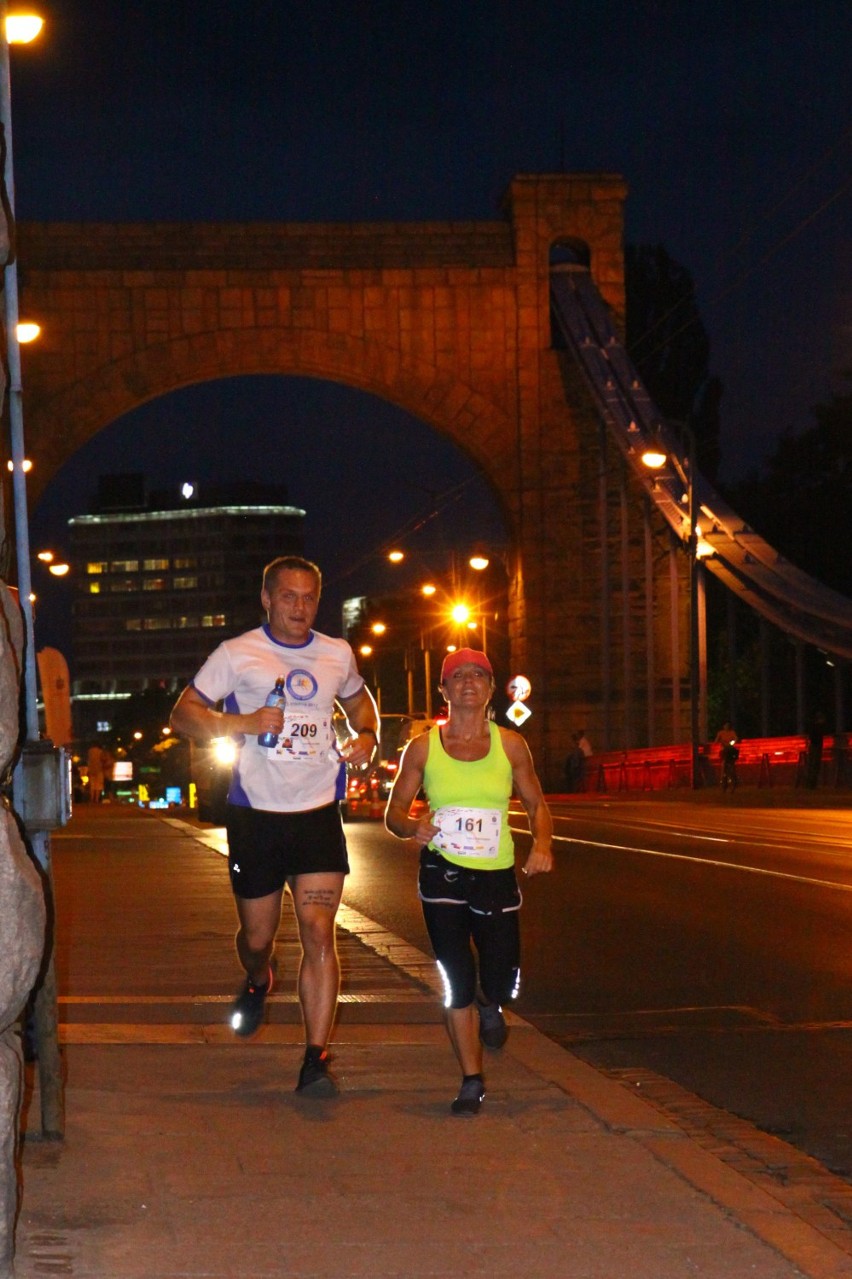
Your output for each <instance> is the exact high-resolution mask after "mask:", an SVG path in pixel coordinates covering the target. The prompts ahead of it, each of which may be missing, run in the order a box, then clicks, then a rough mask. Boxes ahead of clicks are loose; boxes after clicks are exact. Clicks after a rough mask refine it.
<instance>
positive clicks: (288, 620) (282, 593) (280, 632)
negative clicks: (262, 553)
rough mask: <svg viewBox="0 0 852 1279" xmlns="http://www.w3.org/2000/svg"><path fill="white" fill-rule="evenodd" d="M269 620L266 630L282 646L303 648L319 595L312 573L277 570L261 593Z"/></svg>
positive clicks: (295, 570) (299, 570)
mask: <svg viewBox="0 0 852 1279" xmlns="http://www.w3.org/2000/svg"><path fill="white" fill-rule="evenodd" d="M260 602H261V604H262V605H263V607H264V608H265V609H266V613H267V616H268V618H269V629H270V630H271V632H272V634H273V636H274V637H275V639H277V640H281V642H282V643H284V644H304V643H305V642H306V641H307V639H308V636H309V635H310V633H311V627H312V626H313V624H314V618H315V617H316V615H317V608H318V607H319V591H318V589H317V581H316V578H315V577H314V575H313V573H308V572H306V571H305V570H304V569H289V568H287V569H279V571H278V573H276V575H275V577H273V579H272V582H271V584H270V587H269V590H262V591H261V592H260Z"/></svg>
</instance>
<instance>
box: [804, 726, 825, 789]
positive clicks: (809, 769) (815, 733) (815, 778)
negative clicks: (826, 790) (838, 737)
mask: <svg viewBox="0 0 852 1279" xmlns="http://www.w3.org/2000/svg"><path fill="white" fill-rule="evenodd" d="M824 741H825V716H824V715H823V713H822V711H817V713H816V714H815V715H814V717H813V719H812V720H811V723H810V727H809V729H808V744H807V749H806V751H805V785H806V786H807V787H808V789H809V790H816V788H817V786H818V785H819V775H820V769H821V768H822V748H823V743H824Z"/></svg>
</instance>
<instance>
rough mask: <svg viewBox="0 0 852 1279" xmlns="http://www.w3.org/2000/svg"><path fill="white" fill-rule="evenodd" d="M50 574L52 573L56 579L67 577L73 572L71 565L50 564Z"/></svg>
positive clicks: (48, 568)
mask: <svg viewBox="0 0 852 1279" xmlns="http://www.w3.org/2000/svg"><path fill="white" fill-rule="evenodd" d="M47 571H48V573H52V574H53V576H54V577H65V576H67V574H68V573H70V572H71V565H70V564H49V565H48V567H47Z"/></svg>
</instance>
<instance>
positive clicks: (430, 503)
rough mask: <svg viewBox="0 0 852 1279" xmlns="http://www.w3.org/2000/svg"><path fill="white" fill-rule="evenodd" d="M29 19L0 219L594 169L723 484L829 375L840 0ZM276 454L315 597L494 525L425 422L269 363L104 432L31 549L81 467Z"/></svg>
mask: <svg viewBox="0 0 852 1279" xmlns="http://www.w3.org/2000/svg"><path fill="white" fill-rule="evenodd" d="M38 8H39V11H40V12H41V13H42V14H43V16H44V17H45V19H46V27H45V30H44V32H43V33H42V36H41V37H40V39H39V41H38V42H37V44H34V45H32V46H30V47H29V48H27V49H17V50H13V53H12V86H13V120H14V146H15V176H16V188H17V211H18V216H19V217H20V218H22V219H37V220H44V221H51V220H57V221H59V220H72V221H77V220H80V221H86V220H93V221H94V220H98V221H140V220H149V219H151V220H153V219H156V220H183V219H187V220H188V219H192V220H201V221H205V220H206V221H217V220H228V221H230V220H235V221H251V220H256V219H259V220H282V221H288V220H290V221H354V220H379V221H384V220H412V221H417V220H441V219H450V218H458V219H492V218H494V217H496V216H499V214H498V205H499V202H500V199H501V197H502V195H503V193H504V191H505V189H506V187H507V185H508V183H509V181H510V180H511V178H512V176H513V175H514V174H516V173H536V172H554V171H560V170H566V171H608V172H618V173H621V174H623V175H624V177H625V178H626V179H627V181H628V184H629V188H630V196H629V199H628V204H627V226H626V238H627V239H628V240H629V241H630V242H632V243H636V244H640V243H644V244H656V243H662V244H664V245H665V247H666V249H667V250H668V252H669V253H670V254H671V256H672V257H674V258H675V259H677V260H678V261H679V262H681V263H682V264H683V265H684V266H686V267H687V269H688V270H689V271H690V272H691V273H692V275H693V278H694V279H695V282H696V286H697V293H698V301H699V306H700V309H701V312H702V316H703V319H704V323H705V325H706V328H707V330H708V333H709V336H710V340H711V371H712V372H713V373H715V374H717V375H718V376H719V377H720V378H721V379H722V382H723V383H724V387H725V391H724V398H723V401H722V449H723V463H722V476H723V478H729V479H733V478H736V477H738V476H740V475H743V474H744V473H746V472H747V471H748V470H750V469H754V468H758V467H760V466H761V465H762V463H763V462H764V461H765V459H766V457H767V456H768V455H769V454H770V453H771V452H772V449H773V445H774V441H775V440H776V439H777V438H778V435H779V433H780V432H781V431H782V430H784V429H785V428H792V429H794V430H797V431H798V430H802V429H804V428H806V427H807V426H809V425H811V423H812V418H811V415H810V407H811V406H812V405H813V404H814V403H816V402H818V401H820V400H824V399H826V398H829V397H830V395H831V394H832V392H833V391H837V392H839V391H841V390H843V389H847V390H848V385H849V383H848V381H846V380H844V378H843V376H842V373H843V370H846V371H848V370H850V369H852V266H850V262H852V253H850V238H852V236H850V227H852V109H850V108H851V107H852V91H850V67H852V5H850V4H849V2H848V0H801V2H800V0H774V2H773V0H738V2H737V3H728V2H727V0H723V2H722V3H717V4H715V5H712V6H711V5H707V4H706V3H705V2H703V0H702V2H701V3H697V2H694V0H680V2H678V3H675V2H669V0H656V2H655V0H608V3H600V0H598V2H597V3H594V4H592V3H587V2H586V0H581V2H578V3H571V2H570V0H563V2H562V3H558V4H557V3H545V2H544V0H508V2H505V3H504V2H499V0H451V2H447V3H445V2H444V0H426V3H424V2H423V0H419V3H417V4H411V3H407V0H395V2H393V3H385V2H384V0H349V2H348V3H342V2H336V0H312V2H311V3H310V4H307V3H298V4H297V3H290V2H288V0H254V2H252V0H243V2H242V3H237V2H236V0H170V2H169V3H164V2H162V0H147V2H146V3H144V4H139V5H131V4H126V3H123V2H122V0H45V2H44V3H40V4H39V6H38ZM22 310H25V305H24V307H23V308H22ZM401 419H404V423H405V427H406V429H405V430H404V431H400V430H399V429H398V428H399V426H400V422H401ZM199 421H202V422H203V424H204V439H205V446H206V447H205V452H204V454H203V455H202V454H200V453H199V451H198V446H197V444H193V442H192V439H191V436H190V437H189V438H188V433H189V432H190V431H191V430H192V429H193V428H196V429H197V426H198V423H199ZM341 437H342V438H343V440H344V445H345V448H346V449H347V452H348V453H349V454H350V456H351V457H352V458H353V459H356V458H359V457H362V458H363V459H364V463H365V465H363V466H356V465H355V463H354V461H353V465H352V467H351V469H349V468H347V470H346V473H345V474H340V473H338V474H329V472H328V468H327V466H326V465H325V463H324V460H325V458H327V457H328V451H327V450H326V449H325V448H324V447H323V444H324V442H325V441H331V440H332V439H334V440H335V441H337V442H339V441H340V439H341ZM195 438H196V440H197V438H198V436H197V434H196V436H195ZM182 441H183V442H182ZM401 441H404V443H402V442H401ZM181 450H184V451H181ZM276 458H278V459H279V461H278V463H277V464H276V460H275V459H276ZM285 458H286V461H285ZM36 463H37V459H36ZM235 468H237V469H235ZM279 468H280V473H281V478H282V479H283V480H284V482H285V483H287V485H288V487H289V491H290V497H291V500H292V501H294V502H295V503H297V504H299V505H302V506H304V507H306V508H307V510H308V512H309V521H308V526H307V531H308V538H309V545H308V551H309V553H311V554H314V555H315V556H316V557H317V558H318V559H320V560H321V562H324V563H325V564H326V566H327V567H328V568H329V569H330V579H334V580H335V581H337V582H338V583H339V584H340V590H341V592H342V593H343V594H348V593H356V591H357V590H358V589H359V581H358V574H359V571H360V570H359V569H358V568H357V567H356V566H357V565H359V564H362V563H364V562H367V561H368V560H369V557H370V554H371V552H372V551H374V550H375V549H376V548H377V547H378V546H379V545H381V543H382V542H383V541H385V540H386V539H387V538H388V537H390V536H391V535H392V534H393V533H394V532H395V531H396V530H398V529H400V530H401V529H402V528H403V526H404V525H406V523H407V522H408V521H410V520H414V521H415V522H417V518H418V517H419V516H421V515H425V514H428V513H429V512H430V511H432V510H434V509H436V508H440V512H441V513H440V514H439V515H438V516H437V517H436V518H435V519H433V520H431V521H429V527H430V529H431V530H432V533H433V535H434V536H435V537H438V538H440V537H443V538H444V539H445V540H446V541H447V542H448V543H449V542H451V541H452V540H453V538H454V537H455V536H457V534H458V531H459V529H460V528H461V529H462V530H463V531H464V532H465V533H466V534H467V533H481V534H482V535H483V536H484V537H499V536H500V535H501V525H500V520H499V517H498V515H497V513H496V510H495V509H494V504H493V500H492V499H491V498H490V496H489V493H488V491H487V487H486V486H485V485H484V483H483V481H482V480H481V479H480V478H479V477H478V476H477V475H476V474H475V472H474V471H473V470H472V467H471V464H470V462H468V461H467V460H466V459H465V458H463V457H462V456H461V455H460V454H459V453H458V452H457V451H456V450H455V449H454V448H453V447H452V446H450V445H448V444H446V443H445V442H442V441H440V440H439V439H438V438H437V437H436V436H435V435H434V433H433V432H432V431H431V430H430V429H429V428H427V427H425V426H423V425H421V424H418V423H413V422H412V421H411V419H410V418H407V417H406V416H405V415H401V414H400V413H399V411H398V410H396V409H394V408H393V407H392V406H389V405H385V404H383V403H381V402H379V401H377V400H375V399H371V398H370V397H368V396H365V395H363V394H361V393H356V392H354V391H348V390H347V389H346V388H341V387H335V386H332V385H331V384H329V383H322V382H314V383H310V382H307V381H304V380H299V379H292V378H291V379H286V378H281V379H275V378H270V379H260V380H258V381H257V382H253V381H249V380H241V381H232V382H228V383H226V382H222V383H215V384H207V385H206V386H203V387H198V388H187V389H186V390H184V391H182V392H179V393H177V394H175V395H173V396H170V397H167V398H166V399H164V400H161V401H158V402H155V403H154V404H151V405H148V406H145V407H144V408H142V409H140V410H137V411H136V412H135V413H134V414H131V415H129V416H128V418H126V419H124V420H123V421H121V422H118V423H116V424H114V425H113V426H111V427H110V428H108V429H107V430H106V431H104V432H103V433H102V435H101V436H100V437H99V439H98V440H97V441H94V442H92V443H91V444H90V445H89V446H88V447H87V449H85V450H84V451H83V452H82V453H81V454H80V455H78V457H77V458H76V459H75V460H74V461H73V462H72V463H70V464H69V465H68V466H67V467H66V469H65V471H64V472H63V473H62V475H61V476H60V477H59V478H58V480H57V481H55V482H54V484H53V485H51V486H50V489H49V490H48V492H47V494H46V497H45V499H44V500H43V501H42V503H41V504H40V506H39V508H38V509H37V510H36V511H35V512H34V513H33V538H34V540H39V539H40V538H41V539H42V540H46V539H53V540H55V539H56V538H57V536H61V528H62V524H63V522H64V520H65V519H67V517H68V515H71V514H73V513H75V511H79V510H82V509H85V507H86V505H87V502H88V500H89V496H90V493H91V490H92V487H93V479H94V478H96V477H97V475H98V474H100V473H102V472H106V471H112V470H134V469H136V470H144V471H146V472H148V473H149V474H150V475H151V478H152V479H153V480H154V481H155V482H156V483H157V484H166V483H175V482H177V481H178V480H179V479H182V478H184V477H186V476H187V475H191V476H192V478H196V479H201V480H202V481H203V480H204V479H208V480H213V479H217V478H219V479H221V478H222V477H223V475H225V474H231V475H233V474H241V475H243V476H244V477H245V478H256V479H262V478H266V477H267V476H268V475H270V474H273V473H277V472H278V470H279ZM460 485H461V486H462V488H461V489H459V486H460ZM459 493H460V494H461V495H462V496H458V494H459ZM377 495H381V497H380V498H378V497H377ZM454 495H455V496H454ZM468 508H469V509H468ZM353 511H355V512H357V514H356V515H355V516H354V518H353V516H352V514H351V513H352V512H353ZM342 529H345V539H346V543H347V555H346V556H341V555H340V554H339V553H338V551H337V550H336V549H335V547H336V545H337V544H339V542H340V540H341V538H340V533H341V530H342ZM323 620H324V621H325V623H326V624H327V625H329V626H333V625H334V619H330V618H328V617H326V618H324V619H323Z"/></svg>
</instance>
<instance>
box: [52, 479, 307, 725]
mask: <svg viewBox="0 0 852 1279" xmlns="http://www.w3.org/2000/svg"><path fill="white" fill-rule="evenodd" d="M304 515H305V512H304V511H303V510H301V509H299V508H298V507H294V506H290V505H288V504H287V503H286V491H285V490H284V489H283V488H281V486H272V485H258V484H239V485H217V486H215V487H214V486H208V487H207V488H206V489H205V488H201V489H200V490H199V488H198V487H197V486H195V485H190V484H187V485H184V486H183V489H182V491H181V493H180V494H179V495H175V496H174V497H172V496H170V495H166V494H163V493H153V494H151V495H150V497H149V496H148V494H147V492H146V486H145V483H144V479H143V477H141V476H109V477H104V478H103V479H102V480H101V482H100V484H99V489H98V500H97V503H96V509H95V510H94V511H93V512H92V513H91V514H88V515H78V516H75V517H74V518H73V519H71V520H70V521H69V527H70V545H71V563H72V569H73V581H74V606H73V620H72V650H73V658H72V671H71V674H72V689H73V693H74V695H75V703H78V707H77V709H79V702H80V701H81V700H86V699H88V698H89V697H94V698H97V697H98V696H99V695H110V694H111V695H115V694H128V693H130V694H133V693H141V692H146V691H148V690H153V689H161V690H166V691H170V690H173V691H177V690H179V689H181V688H183V686H184V685H185V684H186V682H187V680H188V679H190V678H191V677H192V675H193V674H194V673H195V671H196V670H197V669H198V667H199V666H200V665H201V663H202V662H203V660H204V659H205V657H206V656H207V655H208V654H209V653H210V652H211V651H212V650H213V649H214V648H215V647H216V645H217V644H218V643H219V642H220V641H221V640H223V639H225V638H227V637H228V636H231V635H237V634H239V633H240V632H241V631H244V630H247V629H249V628H250V627H252V626H257V625H258V624H259V622H260V621H261V620H262V616H263V615H262V610H261V605H260V581H261V573H262V570H263V567H264V565H265V564H267V563H268V562H269V561H270V560H272V559H274V558H275V557H276V556H278V555H298V554H302V549H303V520H304ZM77 718H78V716H77V713H76V710H75V719H77Z"/></svg>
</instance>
